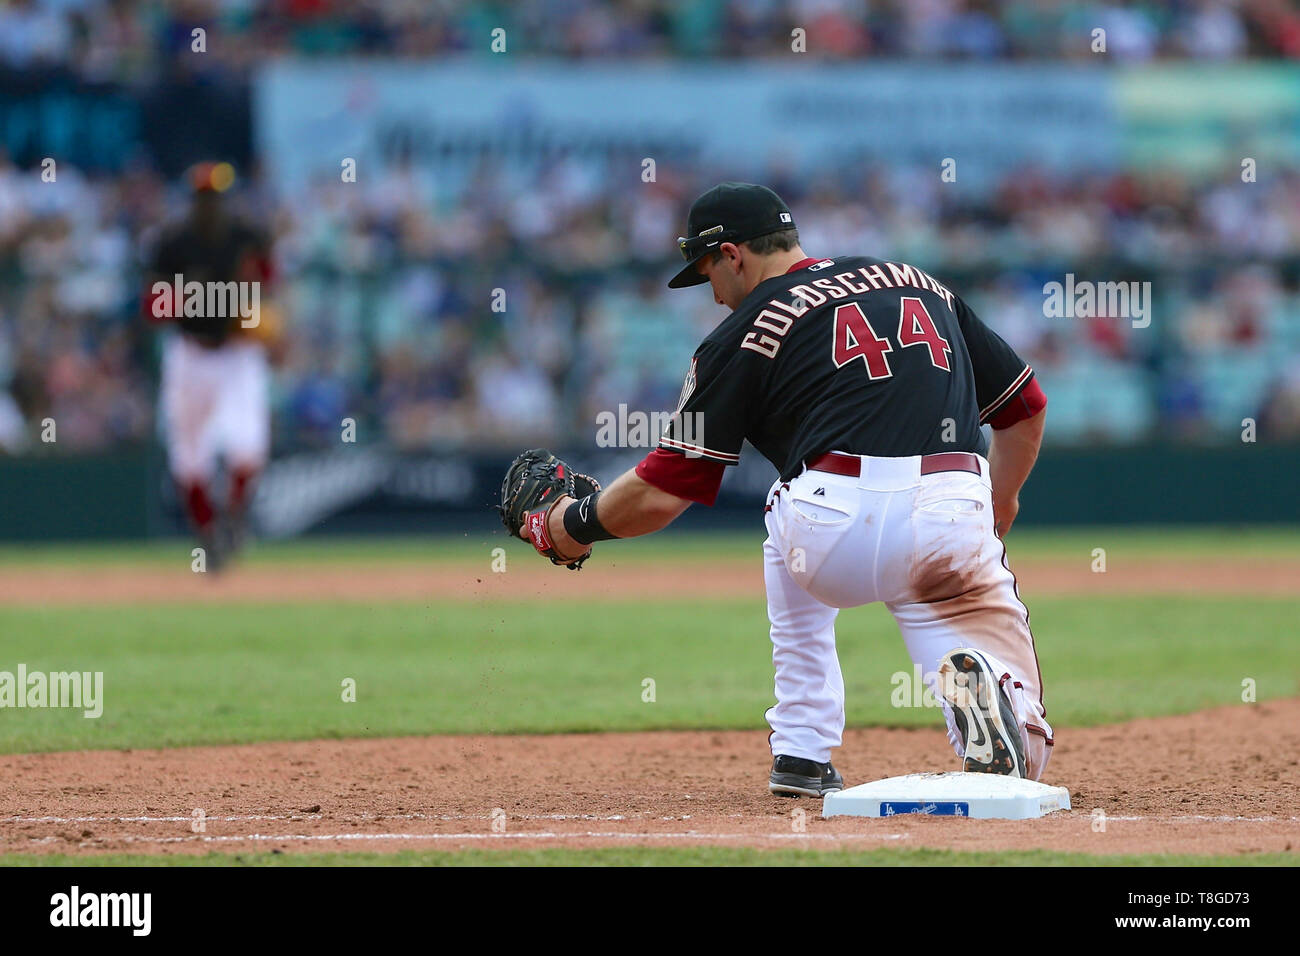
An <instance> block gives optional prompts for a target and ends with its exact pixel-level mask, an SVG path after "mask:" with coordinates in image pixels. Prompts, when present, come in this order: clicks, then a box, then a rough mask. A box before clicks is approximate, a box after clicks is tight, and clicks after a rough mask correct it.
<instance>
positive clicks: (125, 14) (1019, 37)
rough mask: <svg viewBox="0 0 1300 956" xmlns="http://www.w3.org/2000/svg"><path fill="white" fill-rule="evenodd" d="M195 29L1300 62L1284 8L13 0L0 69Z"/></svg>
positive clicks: (245, 48)
mask: <svg viewBox="0 0 1300 956" xmlns="http://www.w3.org/2000/svg"><path fill="white" fill-rule="evenodd" d="M196 26H202V27H206V28H218V29H219V30H220V32H221V34H222V35H223V36H225V37H227V38H229V39H230V40H232V41H234V42H226V43H214V44H213V45H212V47H211V50H210V53H211V54H212V56H211V57H210V58H208V59H207V60H205V61H204V64H203V66H204V68H205V69H211V70H235V71H238V70H243V69H246V68H248V66H249V65H250V64H253V63H256V62H258V61H259V60H261V59H263V58H264V57H267V56H272V55H276V54H296V55H306V56H312V55H366V54H375V53H379V54H382V55H384V56H410V57H422V56H430V55H434V54H439V53H449V52H474V51H486V44H485V42H484V39H483V38H485V37H487V36H488V35H489V33H490V31H491V30H492V29H493V28H495V27H503V28H505V29H506V31H507V37H508V38H510V40H509V42H510V43H511V44H512V46H511V48H510V49H511V51H512V52H516V53H521V54H538V55H545V56H563V57H569V58H572V57H614V56H616V57H628V56H633V57H636V56H648V57H653V56H665V55H678V56H708V57H715V56H721V57H760V56H765V55H775V54H783V53H787V52H788V51H789V49H790V42H791V30H792V29H794V28H795V27H802V28H803V29H805V30H806V31H807V39H808V49H809V51H810V53H811V55H813V56H815V57H829V58H836V57H854V58H859V57H870V56H909V57H913V56H919V57H952V58H1024V57H1049V58H1053V59H1060V58H1086V57H1088V56H1090V55H1091V51H1090V47H1089V42H1090V35H1091V31H1092V30H1093V29H1094V28H1096V27H1101V28H1103V29H1105V30H1106V33H1107V47H1108V52H1109V53H1110V54H1111V55H1113V56H1116V57H1120V58H1123V59H1126V60H1130V61H1133V60H1137V61H1140V60H1147V59H1151V58H1154V57H1168V56H1179V57H1196V58H1206V59H1221V58H1227V57H1241V56H1286V57H1296V56H1300V11H1297V9H1296V7H1295V5H1294V3H1292V2H1290V0H1112V2H1094V3H1088V2H1082V3H1080V2H1065V0H614V2H609V0H535V2H529V3H504V2H502V3H463V2H458V0H173V2H160V0H8V2H7V3H6V4H5V5H4V6H3V7H0V63H4V64H7V65H9V66H11V67H14V68H20V69H23V68H29V67H39V66H42V65H46V66H48V65H56V64H65V65H70V66H74V67H75V68H76V69H78V70H80V71H83V72H84V73H85V74H87V75H89V76H93V77H97V78H114V79H129V78H131V77H135V76H139V75H141V74H142V73H145V72H148V71H149V70H151V69H153V68H154V67H155V66H156V65H157V63H158V57H159V55H160V54H165V53H167V52H173V53H174V52H179V51H182V50H188V49H189V47H190V39H191V37H190V31H191V29H192V28H194V27H196Z"/></svg>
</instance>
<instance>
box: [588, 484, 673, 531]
mask: <svg viewBox="0 0 1300 956" xmlns="http://www.w3.org/2000/svg"><path fill="white" fill-rule="evenodd" d="M690 506H691V503H690V502H689V501H687V500H686V499H685V498H678V497H677V496H676V495H672V494H669V493H668V492H666V491H664V490H662V489H660V488H656V487H655V486H654V485H652V484H650V482H648V481H646V480H645V479H644V478H642V477H641V476H640V475H638V474H637V473H636V471H635V469H630V470H628V471H625V472H623V474H621V475H619V476H618V478H616V479H615V480H614V483H613V484H612V485H610V486H609V487H608V488H607V489H605V491H603V492H602V493H601V496H600V502H599V505H598V508H597V516H598V517H599V518H600V523H601V524H603V525H604V526H605V527H606V528H607V529H608V530H609V533H610V534H613V535H617V536H618V537H620V538H635V537H637V536H639V535H643V534H652V533H653V532H655V531H659V530H661V529H663V528H666V527H668V525H670V524H671V523H672V522H673V521H674V520H675V519H676V518H677V516H678V515H680V514H681V513H682V512H683V511H685V510H686V509H687V508H689V507H690Z"/></svg>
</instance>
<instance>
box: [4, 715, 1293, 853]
mask: <svg viewBox="0 0 1300 956" xmlns="http://www.w3.org/2000/svg"><path fill="white" fill-rule="evenodd" d="M1058 740H1059V743H1058V746H1057V748H1056V753H1055V755H1054V756H1053V758H1052V763H1051V765H1050V767H1049V769H1048V775H1047V776H1048V782H1050V783H1054V784H1059V785H1063V786H1066V787H1068V788H1069V789H1070V793H1071V798H1072V800H1073V805H1074V807H1075V809H1074V810H1072V811H1068V812H1058V813H1053V814H1051V815H1050V816H1048V817H1045V818H1043V819H1040V820H1028V821H990V820H969V819H954V818H951V817H906V818H903V817H892V818H888V819H880V820H871V819H862V818H843V817H840V818H835V819H832V820H823V819H822V818H821V817H820V816H819V813H820V809H821V804H820V802H818V801H812V800H782V799H778V798H776V797H773V796H771V795H770V794H768V793H767V792H766V779H767V770H768V766H769V762H770V757H769V755H768V752H767V747H766V734H764V733H762V732H759V731H750V732H700V731H692V732H656V733H633V734H573V735H560V736H499V737H497V736H486V737H484V736H458V737H424V738H397V739H386V740H343V741H310V742H303V743H274V744H257V745H251V746H243V747H201V748H186V749H176V750H137V751H130V750H126V751H91V752H68V753H53V754H30V755H13V756H7V757H0V775H3V777H4V779H5V780H6V781H8V785H7V786H6V787H5V788H4V790H3V792H2V793H0V821H3V826H2V827H0V852H22V853H74V854H91V853H104V852H110V851H113V852H132V853H204V852H210V851H220V852H238V853H265V852H294V853H297V852H310V851H316V850H335V851H338V850H368V851H391V850H397V849H413V848H421V849H430V848H434V849H452V850H454V849H462V848H465V847H492V848H507V847H517V848H522V847H554V846H569V847H597V846H626V845H629V844H636V845H646V846H664V845H700V844H710V845H720V846H753V847H762V848H768V847H800V848H806V849H809V850H837V849H845V848H857V849H860V848H870V847H947V848H955V849H965V850H1005V849H1028V848H1046V849H1053V850H1067V851H1078V852H1083V853H1093V854H1116V853H1193V854H1229V855H1235V854H1248V853H1257V852H1297V849H1298V848H1300V765H1298V762H1297V761H1298V760H1300V700H1294V699H1288V700H1277V701H1270V702H1266V703H1256V704H1241V705H1238V706H1235V707H1227V708H1221V709H1217V710H1213V711H1206V712H1202V713H1197V714H1192V715H1188V716H1181V717H1164V718H1155V719H1146V720H1137V721H1133V722H1131V723H1127V724H1122V725H1111V726H1104V727H1096V728H1089V729H1075V730H1071V729H1069V728H1061V729H1060V737H1059V738H1058ZM835 760H836V765H837V766H838V767H839V768H840V769H841V770H842V771H843V772H844V775H845V778H846V780H847V781H848V782H849V783H850V784H853V783H860V782H863V781H866V780H871V779H877V778H880V777H886V776H893V775H896V774H903V773H910V772H914V771H918V770H939V769H955V766H954V765H955V759H954V757H953V755H952V751H951V750H950V749H948V746H947V744H946V742H945V740H944V738H943V734H942V733H941V731H940V730H939V729H938V728H937V727H936V728H933V729H926V730H900V729H858V730H851V731H850V732H849V733H848V734H847V735H846V738H845V743H844V747H843V748H842V750H841V751H840V752H839V753H838V754H837V755H836V758H835ZM799 810H802V811H804V813H803V814H802V815H801V814H799V813H797V812H794V811H799ZM1095 811H1100V814H1098V813H1096V812H1095ZM801 818H802V822H803V824H804V829H803V830H802V831H801V830H800V829H799V827H798V824H799V823H800V820H801Z"/></svg>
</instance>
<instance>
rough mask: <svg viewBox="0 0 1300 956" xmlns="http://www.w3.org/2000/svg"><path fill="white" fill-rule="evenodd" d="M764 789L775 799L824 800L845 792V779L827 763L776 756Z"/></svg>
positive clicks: (782, 755) (781, 755)
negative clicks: (829, 794) (828, 795)
mask: <svg viewBox="0 0 1300 956" xmlns="http://www.w3.org/2000/svg"><path fill="white" fill-rule="evenodd" d="M767 789H769V790H771V791H772V792H773V793H774V794H776V795H777V796H778V797H824V796H826V794H828V793H837V792H839V791H840V790H843V789H844V778H843V777H841V776H840V773H839V771H838V770H836V769H835V768H834V767H832V766H831V765H830V763H818V762H817V761H815V760H805V759H803V758H802V757H787V756H785V755H784V754H779V755H778V756H777V757H776V758H775V759H774V760H773V761H772V775H771V776H770V777H769V778H768V781H767Z"/></svg>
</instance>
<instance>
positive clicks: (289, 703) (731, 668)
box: [0, 595, 1300, 753]
mask: <svg viewBox="0 0 1300 956" xmlns="http://www.w3.org/2000/svg"><path fill="white" fill-rule="evenodd" d="M654 597H655V600H653V601H649V600H646V601H593V602H590V603H583V604H580V605H579V604H573V603H569V602H548V603H541V604H532V603H527V602H509V603H507V602H494V603H474V602H457V603H447V604H421V603H410V602H408V603H393V604H378V605H365V604H316V605H228V606H227V605H221V606H209V605H176V606H153V607H134V606H125V607H123V606H114V607H80V608H34V607H0V633H4V635H5V638H6V639H5V642H4V655H3V658H2V659H0V670H9V671H14V670H16V668H17V665H18V663H20V662H21V663H24V664H26V665H27V669H28V671H29V672H31V671H36V670H42V671H67V670H74V671H102V672H103V674H104V712H103V716H101V717H100V718H98V719H87V718H85V717H83V716H81V713H80V712H79V711H70V710H57V709H41V710H33V709H6V710H5V711H4V712H3V720H0V752H9V753H13V752H30V751H40V750H63V749H79V748H100V747H132V748H141V747H169V746H183V745H187V744H202V743H237V742H246V741H257V740H279V739H311V738H316V737H351V736H381V735H382V736H386V735H401V734H431V733H475V732H502V733H505V732H521V733H524V732H539V731H540V732H555V731H606V730H645V729H660V728H758V727H761V726H763V723H762V720H763V718H762V714H763V711H764V709H765V708H766V707H767V706H769V705H770V704H771V703H772V668H771V660H770V644H769V642H768V639H767V622H766V615H765V611H764V608H763V605H762V602H761V601H756V600H737V599H730V600H726V601H714V602H702V601H698V600H689V601H685V600H684V601H676V602H674V601H664V600H662V599H661V596H659V595H654ZM1031 604H1032V611H1033V623H1034V630H1035V633H1036V634H1037V636H1038V644H1039V651H1040V656H1041V659H1042V668H1043V673H1044V678H1045V681H1046V683H1047V687H1048V706H1049V709H1050V712H1051V715H1052V720H1053V722H1054V723H1056V724H1058V725H1059V726H1078V725H1083V724H1094V723H1100V722H1110V721H1120V720H1127V719H1129V718H1132V717H1140V716H1153V715H1159V714H1171V713H1180V712H1186V711H1192V710H1196V709H1200V708H1204V707H1212V706H1216V705H1225V704H1240V703H1241V692H1242V681H1243V679H1245V678H1252V679H1254V681H1255V682H1256V693H1257V695H1258V697H1259V699H1260V700H1266V699H1268V698H1270V697H1279V696H1291V695H1295V694H1296V693H1297V690H1298V688H1300V658H1297V656H1296V655H1295V654H1294V653H1291V652H1290V651H1289V650H1288V648H1289V647H1292V646H1293V645H1294V633H1295V623H1294V622H1295V621H1296V619H1297V617H1298V616H1300V597H1298V598H1296V599H1287V598H1270V599H1263V598H1253V599H1252V600H1251V601H1249V602H1242V601H1239V600H1235V599H1232V598H1229V597H1186V596H1180V597H1176V598H1142V597H1111V598H1107V599H1105V600H1098V599H1096V598H1041V599H1038V600H1033V601H1031ZM1229 636H1230V639H1228V638H1229ZM839 643H840V649H841V660H842V664H843V669H844V674H845V684H846V690H847V695H848V719H849V722H850V723H851V724H853V725H871V724H890V725H927V724H937V723H938V722H939V720H940V717H939V711H938V710H937V709H935V708H924V707H921V708H918V707H896V706H894V704H893V701H892V697H893V693H894V690H895V686H894V684H893V683H892V675H894V674H896V673H898V672H900V671H901V672H904V673H908V674H910V672H911V663H910V660H909V659H908V657H907V655H906V652H905V651H904V649H903V645H902V641H901V639H900V638H899V636H898V632H897V629H896V627H895V625H894V623H893V620H892V618H890V617H889V615H888V614H887V613H886V612H885V611H884V610H883V609H881V608H878V607H869V608H862V609H858V610H851V611H846V612H844V613H843V614H842V615H841V616H840V624H839ZM345 678H352V679H354V680H355V681H356V697H357V699H356V702H355V703H344V702H343V700H342V689H341V688H342V681H343V680H344V679H345ZM645 678H652V679H653V680H654V681H655V692H656V699H655V701H654V702H653V703H646V702H643V701H642V681H643V680H644V679H645Z"/></svg>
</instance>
